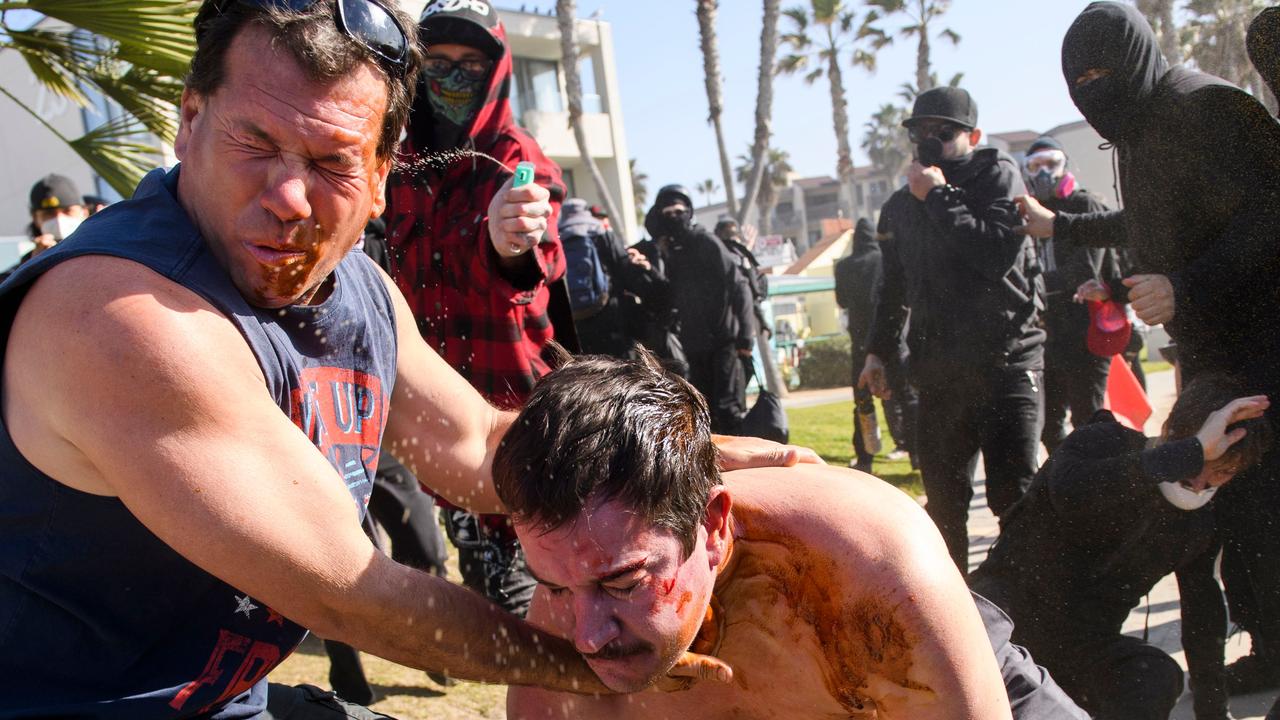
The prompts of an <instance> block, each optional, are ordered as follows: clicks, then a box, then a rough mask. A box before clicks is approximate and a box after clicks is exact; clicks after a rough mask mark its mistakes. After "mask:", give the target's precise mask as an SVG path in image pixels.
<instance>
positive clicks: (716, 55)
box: [697, 0, 738, 217]
mask: <svg viewBox="0 0 1280 720" xmlns="http://www.w3.org/2000/svg"><path fill="white" fill-rule="evenodd" d="M697 2H698V11H697V15H698V32H699V33H700V34H701V35H702V69H703V72H704V73H705V74H706V76H707V107H708V108H709V109H710V113H709V114H708V116H707V120H708V121H710V122H711V125H712V126H713V127H715V130H716V146H717V147H718V148H719V150H720V172H721V173H723V174H724V194H725V198H726V200H727V201H728V202H727V205H728V208H729V214H730V215H732V216H734V217H737V216H738V193H737V191H736V190H734V183H733V169H732V168H731V167H730V166H729V151H728V150H727V149H725V145H724V131H723V130H722V129H721V127H720V110H721V107H720V51H719V50H718V49H717V47H716V27H715V25H716V3H717V0H697Z"/></svg>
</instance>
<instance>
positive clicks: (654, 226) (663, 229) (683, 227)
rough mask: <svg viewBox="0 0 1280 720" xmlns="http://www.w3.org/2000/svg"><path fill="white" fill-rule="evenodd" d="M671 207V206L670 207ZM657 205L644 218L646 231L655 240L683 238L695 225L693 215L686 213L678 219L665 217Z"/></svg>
mask: <svg viewBox="0 0 1280 720" xmlns="http://www.w3.org/2000/svg"><path fill="white" fill-rule="evenodd" d="M668 207H669V206H668ZM664 209H666V208H660V207H658V206H657V205H654V206H653V207H651V208H649V212H648V213H646V214H645V216H644V229H645V230H647V231H648V232H649V235H650V236H651V237H654V238H660V237H669V238H679V237H682V236H683V235H684V234H685V233H686V232H688V230H689V228H690V227H692V225H693V214H692V213H685V214H683V215H680V216H678V217H672V216H670V215H664V214H663V212H662V211H663V210H664Z"/></svg>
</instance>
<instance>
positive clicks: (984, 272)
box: [867, 148, 1045, 387]
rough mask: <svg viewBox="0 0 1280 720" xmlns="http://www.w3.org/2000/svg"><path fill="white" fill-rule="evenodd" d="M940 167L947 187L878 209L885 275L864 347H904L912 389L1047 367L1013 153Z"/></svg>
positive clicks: (985, 154) (886, 350)
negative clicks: (978, 374)
mask: <svg viewBox="0 0 1280 720" xmlns="http://www.w3.org/2000/svg"><path fill="white" fill-rule="evenodd" d="M940 167H941V169H942V171H943V174H944V175H945V176H946V179H947V183H948V184H947V185H945V186H942V187H938V188H934V189H933V190H932V191H931V192H930V193H929V194H928V195H927V196H926V197H925V200H924V202H920V201H919V200H917V199H916V198H915V196H913V195H912V194H911V192H910V190H908V189H907V188H906V187H903V188H900V189H899V190H898V191H897V192H895V193H894V194H893V195H891V196H890V197H889V200H888V202H886V203H885V205H884V207H883V208H882V209H881V211H880V228H879V229H880V237H881V242H880V249H881V252H882V254H883V267H884V280H883V282H882V284H881V287H880V291H879V292H878V293H877V299H876V310H875V321H874V322H873V324H872V330H871V342H870V343H869V345H868V347H867V351H868V352H870V353H873V354H875V355H877V356H878V357H880V358H881V359H882V360H887V359H888V358H890V357H894V356H895V355H896V354H897V353H898V352H899V347H900V345H901V339H902V333H903V330H904V327H905V326H906V321H907V313H908V310H910V316H911V323H910V330H909V331H908V332H907V347H908V348H910V353H911V378H912V382H913V383H914V384H916V385H917V386H918V387H924V386H928V385H937V384H942V383H947V382H951V381H953V380H955V379H957V378H962V377H966V376H971V375H973V374H974V372H975V371H980V370H984V369H987V368H992V367H1017V368H1022V369H1027V370H1039V369H1042V368H1043V367H1044V347H1043V346H1044V337H1045V335H1044V330H1042V329H1040V328H1039V327H1038V316H1039V311H1040V309H1041V307H1042V306H1043V301H1044V298H1043V285H1042V283H1041V280H1040V278H1039V277H1038V266H1037V265H1036V263H1035V247H1034V244H1033V242H1032V241H1031V240H1030V239H1029V238H1028V237H1026V236H1025V235H1021V234H1019V233H1016V232H1014V230H1013V228H1014V227H1016V226H1018V225H1020V224H1021V221H1020V219H1019V217H1018V210H1017V206H1016V205H1015V204H1014V202H1013V198H1014V197H1015V196H1017V195H1021V194H1023V193H1025V192H1026V190H1025V189H1024V188H1023V185H1022V174H1021V172H1020V171H1019V170H1018V167H1017V165H1016V164H1015V163H1014V161H1013V159H1012V158H1010V157H1009V156H1008V155H1006V154H1005V153H1003V152H1001V151H999V150H996V149H995V148H983V149H980V150H977V151H975V152H973V153H971V154H969V155H968V156H966V157H964V158H961V159H959V160H944V161H943V162H942V163H941V164H940Z"/></svg>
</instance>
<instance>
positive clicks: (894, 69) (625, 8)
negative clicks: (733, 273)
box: [496, 0, 1089, 199]
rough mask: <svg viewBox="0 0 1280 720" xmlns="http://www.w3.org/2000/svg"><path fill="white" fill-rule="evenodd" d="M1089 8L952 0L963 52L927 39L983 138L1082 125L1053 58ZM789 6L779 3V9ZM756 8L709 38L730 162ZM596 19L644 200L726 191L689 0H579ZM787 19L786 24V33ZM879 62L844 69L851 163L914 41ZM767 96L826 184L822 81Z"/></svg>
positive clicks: (731, 0) (733, 5)
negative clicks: (612, 65)
mask: <svg viewBox="0 0 1280 720" xmlns="http://www.w3.org/2000/svg"><path fill="white" fill-rule="evenodd" d="M1088 3H1089V0H954V2H953V3H952V6H951V10H950V11H949V12H948V13H947V15H945V16H944V17H943V24H942V27H950V28H952V29H953V30H955V31H956V32H958V33H959V34H960V36H961V40H960V44H959V45H958V46H954V47H953V46H952V45H951V44H950V42H948V41H942V40H935V41H933V43H932V45H933V53H932V56H933V67H934V70H935V72H937V73H938V75H939V77H941V78H943V80H944V81H945V80H946V79H948V78H950V77H951V76H952V75H953V74H954V73H956V72H963V73H964V80H963V83H962V86H963V87H965V88H966V89H968V90H969V91H970V92H971V93H972V94H973V96H974V98H975V100H976V101H977V103H978V110H979V116H978V121H979V125H980V126H981V127H982V129H983V130H984V131H987V132H1004V131H1010V130H1024V129H1030V130H1036V131H1040V130H1047V129H1049V128H1051V127H1053V126H1055V125H1058V124H1061V123H1065V122H1070V121H1073V120H1078V119H1080V113H1079V112H1078V111H1077V110H1076V108H1075V106H1074V105H1072V104H1071V99H1070V97H1068V96H1067V91H1066V85H1065V84H1064V82H1063V80H1062V73H1061V71H1060V69H1059V68H1060V65H1059V49H1060V47H1061V43H1062V36H1063V34H1064V33H1065V32H1066V29H1067V27H1068V26H1069V25H1070V24H1071V21H1072V20H1073V19H1074V18H1075V16H1076V14H1077V13H1079V12H1080V10H1082V9H1083V8H1084V7H1085V6H1086V5H1088ZM496 4H497V5H498V6H499V7H506V8H512V9H519V8H520V7H521V5H523V6H525V8H526V9H528V10H535V9H536V10H538V11H541V12H546V11H547V10H550V9H554V6H555V3H554V1H553V0H525V1H523V2H522V1H520V0H496ZM795 4H796V2H795V0H783V8H787V7H791V6H793V5H795ZM850 4H851V5H854V6H856V7H859V8H860V5H857V4H856V3H850ZM760 8H761V3H760V2H759V0H721V2H720V12H719V17H718V21H717V28H716V30H717V34H718V36H719V41H720V56H721V65H722V69H723V75H724V108H725V111H724V128H725V142H726V144H727V146H728V148H729V153H730V156H731V157H733V158H736V157H737V155H739V154H741V153H744V152H746V150H747V145H748V143H750V141H751V137H752V134H753V133H754V131H755V121H754V113H755V99H756V71H757V67H758V64H759V57H760V24H761V9H760ZM597 10H599V11H601V19H603V20H605V21H607V22H609V23H610V24H611V25H612V27H613V33H614V43H615V53H616V60H617V65H618V78H619V84H620V94H621V96H622V106H623V112H624V115H625V122H626V131H627V143H628V145H629V154H630V155H631V156H632V157H634V158H636V161H637V166H638V167H639V168H640V169H641V170H642V171H643V172H645V173H647V174H648V176H649V188H650V193H652V192H653V190H655V189H656V188H657V187H659V186H660V185H663V184H666V183H668V182H682V183H685V184H687V185H693V184H694V183H697V182H700V181H701V180H704V179H706V178H714V179H715V180H716V183H717V184H723V183H722V181H721V174H720V170H719V167H720V166H719V159H718V156H717V153H716V145H715V135H714V132H713V131H712V129H711V126H710V125H709V124H708V123H707V121H706V117H707V97H706V91H705V89H704V87H703V75H702V56H701V51H700V50H699V46H698V22H697V19H696V18H695V16H694V2H693V0H578V14H579V16H581V17H587V16H590V15H591V14H592V13H593V12H596V11H597ZM789 22H790V21H789V20H787V19H786V18H785V17H784V18H783V19H782V23H781V27H782V28H783V29H784V31H785V28H786V27H787V26H788V23H789ZM896 22H897V21H896V20H895V23H896ZM897 24H901V23H897ZM897 24H895V25H894V26H895V27H896V26H897ZM847 62H848V59H847V58H846V63H847ZM878 64H879V67H878V68H877V71H876V73H875V74H874V75H868V74H867V73H865V72H864V71H862V70H855V69H853V68H852V67H847V69H846V72H845V90H846V93H847V95H848V99H849V116H850V128H851V131H850V142H851V143H852V145H853V146H854V149H855V162H856V163H857V164H859V165H861V164H864V163H866V156H865V154H864V153H862V151H861V150H860V149H859V148H858V144H859V143H860V141H861V136H862V126H863V123H865V122H866V121H867V120H868V118H869V117H870V115H871V113H872V112H873V111H875V110H876V109H877V108H879V107H880V105H881V104H883V103H885V102H891V101H893V102H898V99H897V97H896V93H897V92H898V89H899V86H900V85H901V84H902V83H904V82H909V81H910V82H914V79H915V43H914V41H913V40H906V39H897V40H895V42H894V44H893V45H892V46H890V47H888V48H886V49H885V50H883V51H882V52H881V53H880V55H879V56H878ZM774 88H775V89H774V104H773V145H774V146H775V147H779V148H781V149H783V150H786V151H787V152H789V153H790V154H791V164H792V166H794V167H795V169H796V170H797V172H799V173H801V174H802V175H834V174H835V149H836V141H835V133H834V131H833V130H832V125H831V100H830V97H831V96H830V92H829V90H828V86H827V83H826V79H825V78H822V79H820V80H819V81H818V82H817V83H815V84H814V85H812V86H807V85H805V83H804V81H803V79H802V78H800V77H785V76H784V77H780V78H778V79H777V80H776V82H775V85H774ZM735 164H736V163H735ZM721 196H722V198H721V199H723V192H722V193H721ZM650 199H652V195H651V198H650Z"/></svg>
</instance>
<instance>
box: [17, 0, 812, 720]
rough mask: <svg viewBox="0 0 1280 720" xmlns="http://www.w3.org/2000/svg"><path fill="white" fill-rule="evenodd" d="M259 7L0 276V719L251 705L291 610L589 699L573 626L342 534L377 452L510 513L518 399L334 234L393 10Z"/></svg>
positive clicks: (400, 85)
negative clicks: (506, 500) (503, 455)
mask: <svg viewBox="0 0 1280 720" xmlns="http://www.w3.org/2000/svg"><path fill="white" fill-rule="evenodd" d="M276 5H281V6H283V3H278V2H275V0H257V1H251V0H206V2H205V3H204V5H203V7H202V9H201V12H200V16H199V17H198V19H197V21H196V28H197V51H196V57H195V60H194V61H193V68H192V74H191V76H190V77H189V79H188V83H187V88H186V91H185V93H184V96H183V101H182V106H181V129H180V131H179V134H178V139H177V142H176V144H175V151H176V154H177V156H178V157H179V158H180V160H181V165H180V166H179V167H178V168H175V169H173V170H172V171H169V172H167V173H166V172H164V171H155V172H153V173H152V174H150V175H148V176H147V177H146V179H144V180H143V182H142V184H141V185H140V186H139V188H138V190H137V193H136V194H135V196H134V198H133V199H132V200H130V201H127V202H124V203H120V204H119V205H117V206H115V207H113V208H110V209H108V210H106V211H104V212H103V213H100V214H99V215H98V216H96V217H94V218H93V219H91V220H90V221H88V222H87V223H85V224H84V225H83V226H82V229H81V230H80V231H78V232H77V233H75V235H74V236H73V237H72V238H70V239H69V240H68V241H66V242H65V243H63V244H61V245H59V247H58V248H57V249H56V250H53V251H50V252H48V253H45V254H44V255H42V256H41V257H40V258H39V259H37V260H36V261H33V262H32V263H30V264H28V265H27V266H24V267H23V268H21V269H20V270H19V271H18V272H17V273H16V274H15V275H14V276H13V277H12V278H11V279H10V280H9V281H8V282H7V283H6V284H4V285H3V286H0V334H2V335H3V344H0V349H2V350H3V357H2V360H3V395H2V398H0V399H2V404H0V409H2V411H3V415H2V419H3V424H2V426H0V718H4V719H8V718H19V717H34V716H38V717H103V718H185V717H202V718H203V717H212V718H218V719H219V720H225V719H228V718H262V717H270V715H268V713H270V712H272V711H271V710H269V709H268V705H267V703H268V700H269V699H271V700H274V698H275V696H276V692H277V691H276V690H275V689H274V688H276V686H272V688H273V689H272V690H270V691H269V689H268V685H267V683H266V676H267V674H268V673H269V672H270V671H271V669H272V668H274V667H275V666H276V665H277V664H279V663H280V662H281V661H282V660H283V659H284V658H285V657H286V656H288V654H289V653H290V652H292V650H293V649H294V648H295V647H296V646H297V644H298V643H299V642H300V641H301V640H302V637H303V635H304V634H305V632H306V630H304V628H306V629H310V630H314V631H315V632H317V633H320V634H322V635H323V636H325V637H328V638H334V639H337V640H342V641H344V642H347V643H350V644H352V645H354V646H356V647H358V648H360V649H363V650H366V651H368V652H372V653H375V654H378V655H381V656H382V657H385V658H388V659H391V660H393V661H396V662H399V663H402V664H405V665H411V666H415V667H420V668H426V669H435V670H444V669H447V670H448V672H449V673H450V674H451V675H453V676H455V677H459V678H471V679H477V680H486V681H493V682H503V683H535V684H540V685H546V686H548V687H551V688H558V689H564V690H575V689H576V690H578V691H593V690H600V691H603V690H604V688H603V686H602V685H601V684H600V683H599V681H598V680H597V679H596V677H595V676H594V675H593V674H592V673H591V672H590V670H589V669H588V667H587V666H586V664H585V663H584V662H583V660H582V658H581V656H579V655H578V654H577V653H575V652H573V650H572V648H571V646H570V645H569V644H568V643H566V642H564V641H563V640H560V639H558V638H554V637H551V636H549V635H543V634H540V633H538V632H537V631H535V630H533V629H532V628H530V627H529V626H527V625H524V624H523V623H522V622H520V621H518V620H517V619H515V618H514V617H513V616H510V615H507V614H506V613H503V612H501V611H499V610H496V609H495V608H493V607H491V606H489V605H488V604H487V603H486V602H485V601H484V600H483V599H481V598H480V597H479V596H477V595H472V594H471V593H469V592H467V591H466V590H464V589H462V588H459V587H457V586H453V585H450V584H449V583H447V582H445V581H443V580H441V579H439V578H437V577H434V576H432V575H429V574H427V573H423V572H419V571H415V570H412V569H410V568H407V567H404V566H401V565H398V564H396V563H394V562H392V561H391V560H390V559H388V558H387V557H385V556H383V555H381V554H379V553H378V552H376V551H375V550H374V548H373V546H372V545H371V544H370V543H369V541H368V539H367V538H366V537H365V536H364V534H363V533H362V532H361V529H360V524H359V520H360V518H361V516H362V514H363V513H364V512H365V504H366V503H367V502H368V498H369V490H370V486H371V485H370V483H371V480H372V478H373V473H374V469H375V468H376V466H377V457H378V448H379V446H380V445H381V446H382V447H388V448H392V449H393V451H394V452H395V454H396V455H397V456H398V457H399V458H400V459H401V460H402V461H403V462H404V463H405V464H406V465H407V466H409V467H410V468H411V469H413V470H414V472H415V474H416V475H418V476H419V477H429V478H432V479H433V487H434V489H435V490H436V491H437V492H439V493H440V494H441V495H443V496H445V497H447V498H449V499H450V500H452V501H454V502H456V503H458V504H460V505H463V506H465V507H468V508H471V509H473V510H476V511H481V512H500V511H501V510H502V508H501V505H500V503H499V501H498V500H497V498H496V495H495V494H494V491H493V489H492V482H491V480H490V460H491V457H492V455H493V452H494V450H495V448H496V445H497V442H498V439H499V438H500V437H501V435H502V433H503V431H504V430H505V429H506V427H507V426H508V425H509V424H510V422H511V417H512V416H511V415H510V414H505V413H499V412H497V411H496V410H494V409H493V408H492V407H490V406H489V405H487V404H486V403H485V402H484V401H483V400H482V399H481V398H480V396H479V395H477V394H476V392H475V391H474V390H473V389H472V388H471V386H470V385H468V384H467V382H466V381H464V380H463V379H462V378H461V377H459V376H458V375H457V374H456V373H454V372H453V371H452V370H451V369H450V368H449V367H448V366H447V365H446V364H445V363H444V362H443V361H442V360H441V359H440V358H439V357H438V356H436V355H435V354H434V353H432V352H431V350H430V349H428V348H427V346H426V345H425V344H424V343H423V341H422V339H421V337H420V336H419V335H418V333H417V330H416V326H415V324H414V322H413V319H412V317H411V315H410V313H409V310H408V308H407V305H406V303H405V301H404V298H403V297H402V296H401V295H400V293H399V291H398V290H397V289H396V288H395V285H394V284H393V283H391V282H390V280H388V278H387V277H386V276H385V275H384V274H382V273H381V271H379V270H378V269H377V268H376V267H375V266H374V265H373V264H372V262H370V261H369V260H368V259H367V258H366V257H365V256H364V255H363V254H361V253H349V252H348V251H349V250H351V248H352V246H353V245H354V243H355V241H356V240H357V239H358V238H359V237H360V234H361V229H362V228H363V226H364V224H365V222H366V220H368V219H369V218H370V217H372V216H376V215H378V214H379V213H380V212H381V211H382V208H383V204H384V200H383V188H384V183H385V180H386V177H387V172H388V170H389V168H390V163H391V158H392V151H393V149H394V146H395V142H396V139H397V137H398V135H399V133H400V128H401V127H402V125H403V123H404V115H405V111H406V107H407V104H408V100H407V95H408V93H407V88H409V87H411V86H412V78H413V73H414V72H415V70H416V63H417V60H416V56H417V55H416V50H415V48H414V45H413V40H412V32H411V30H410V31H409V37H408V39H406V37H405V34H404V32H402V31H398V30H397V29H396V28H395V23H393V22H391V18H392V16H391V15H390V14H389V11H388V10H387V9H386V7H384V6H383V5H382V4H381V2H380V1H379V2H373V0H338V2H331V1H330V0H317V1H316V2H313V3H311V4H309V5H308V4H307V3H299V2H291V3H289V5H290V7H292V8H295V9H292V10H288V11H285V10H280V9H277V8H276V7H275V6H276ZM299 6H303V9H302V10H297V9H296V8H298V7H299ZM339 6H342V8H343V13H344V14H343V15H341V16H338V15H335V13H337V10H338V8H339ZM357 10H358V12H357ZM390 12H394V11H390ZM339 18H341V19H339ZM379 18H381V20H379ZM397 22H398V21H397ZM400 24H404V23H400ZM397 38H398V39H397ZM547 197H548V193H547V191H546V190H545V189H543V188H540V187H537V186H535V185H530V186H526V187H524V188H520V189H515V190H513V189H511V187H510V184H508V185H506V186H505V187H504V188H503V189H502V190H501V191H499V193H498V195H497V196H496V197H495V198H494V201H493V203H492V204H491V206H490V207H489V217H490V218H491V221H490V223H489V232H490V234H491V235H492V237H493V242H494V244H495V245H499V244H505V247H507V248H508V249H510V250H511V251H513V252H514V251H515V249H517V248H527V247H529V244H530V243H533V242H536V241H537V239H538V238H539V237H540V235H541V233H542V232H544V231H545V229H546V222H547V220H546V218H547V216H548V215H549V214H550V206H549V205H548V203H547ZM384 432H385V434H386V438H385V441H383V434H384ZM317 450H318V451H319V452H317ZM731 454H734V453H733V452H732V450H731ZM744 455H751V452H750V448H748V451H747V452H745V453H738V454H736V455H735V457H738V458H742V457H743V456H744ZM781 455H786V456H787V458H788V459H789V461H791V462H794V460H795V457H796V452H795V451H794V450H791V449H784V451H783V452H782V453H781V454H780V455H779V457H780V456H781ZM754 461H756V462H769V461H771V459H770V458H769V457H767V456H765V455H764V454H756V455H755V456H754ZM772 461H773V462H778V461H779V460H778V458H776V457H775V458H773V459H772ZM335 471H336V472H335ZM549 660H550V661H549ZM712 662H713V661H711V660H710V659H706V658H694V659H692V660H691V661H690V662H689V664H688V665H686V666H685V668H686V669H685V672H689V673H696V672H703V673H705V672H706V670H705V667H706V666H707V665H709V664H711V663H712ZM279 692H281V693H282V694H287V693H286V692H285V691H284V690H280V691H279ZM281 716H282V715H279V714H277V715H275V717H281Z"/></svg>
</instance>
